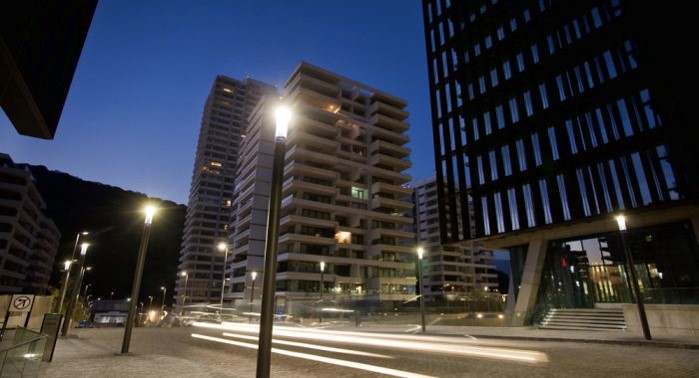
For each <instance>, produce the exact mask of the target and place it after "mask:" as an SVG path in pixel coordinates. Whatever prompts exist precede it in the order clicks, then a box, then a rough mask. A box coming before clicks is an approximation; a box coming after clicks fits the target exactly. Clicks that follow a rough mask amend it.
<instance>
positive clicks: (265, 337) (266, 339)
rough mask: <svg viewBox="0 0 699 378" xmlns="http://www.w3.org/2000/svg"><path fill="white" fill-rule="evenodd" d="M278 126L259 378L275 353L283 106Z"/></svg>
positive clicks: (264, 375)
mask: <svg viewBox="0 0 699 378" xmlns="http://www.w3.org/2000/svg"><path fill="white" fill-rule="evenodd" d="M275 116H276V121H277V127H276V130H275V133H274V137H275V141H274V160H273V162H272V183H271V189H270V195H269V213H268V214H267V239H266V244H265V265H264V271H263V273H264V277H263V278H262V300H261V306H260V307H261V308H260V333H259V339H258V348H257V378H269V372H270V366H269V365H270V357H271V354H272V327H273V325H274V323H273V321H274V291H275V289H276V280H277V249H278V248H279V246H278V242H279V212H280V210H281V200H282V180H283V179H284V177H283V176H284V155H285V154H286V134H287V131H288V129H289V121H290V120H291V111H290V110H289V108H287V107H285V106H280V107H279V108H277V110H276V112H275Z"/></svg>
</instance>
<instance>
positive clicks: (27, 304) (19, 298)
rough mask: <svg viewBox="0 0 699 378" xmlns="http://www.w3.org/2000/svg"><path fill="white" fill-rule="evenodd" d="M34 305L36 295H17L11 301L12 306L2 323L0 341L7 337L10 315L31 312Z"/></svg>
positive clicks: (8, 308)
mask: <svg viewBox="0 0 699 378" xmlns="http://www.w3.org/2000/svg"><path fill="white" fill-rule="evenodd" d="M32 304H34V295H27V294H15V295H13V296H12V299H10V305H9V306H8V307H7V312H6V313H5V321H4V322H3V323H2V331H0V341H2V340H3V338H4V337H5V330H6V329H7V322H8V321H9V320H10V313H13V312H30V311H31V309H32Z"/></svg>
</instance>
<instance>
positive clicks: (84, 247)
mask: <svg viewBox="0 0 699 378" xmlns="http://www.w3.org/2000/svg"><path fill="white" fill-rule="evenodd" d="M89 246H90V244H89V243H82V244H80V255H81V256H85V254H86V253H87V247H89Z"/></svg>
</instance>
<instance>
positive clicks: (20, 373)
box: [0, 327, 48, 377]
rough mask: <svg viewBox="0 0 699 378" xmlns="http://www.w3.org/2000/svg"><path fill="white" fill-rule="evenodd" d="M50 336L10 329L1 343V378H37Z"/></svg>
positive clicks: (22, 329)
mask: <svg viewBox="0 0 699 378" xmlns="http://www.w3.org/2000/svg"><path fill="white" fill-rule="evenodd" d="M47 338H48V335H45V334H42V333H38V332H34V331H31V330H28V329H26V328H21V327H18V328H15V329H9V330H7V331H6V333H5V338H4V339H3V341H2V342H0V377H37V376H38V375H39V368H40V366H41V361H42V358H43V356H44V346H45V344H46V339H47Z"/></svg>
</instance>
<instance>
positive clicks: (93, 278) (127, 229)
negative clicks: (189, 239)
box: [28, 165, 186, 306]
mask: <svg viewBox="0 0 699 378" xmlns="http://www.w3.org/2000/svg"><path fill="white" fill-rule="evenodd" d="M28 167H29V169H30V170H31V172H32V174H33V176H34V178H35V179H36V184H37V187H38V188H39V191H40V193H41V195H42V197H43V198H44V201H46V211H45V212H46V215H47V216H48V217H50V218H51V219H53V221H54V222H56V225H57V226H58V229H59V230H60V232H61V234H62V237H61V244H60V247H59V251H58V253H57V255H56V263H55V266H54V271H53V274H52V277H51V281H50V285H52V286H56V287H57V286H58V282H59V279H60V275H61V272H60V271H61V269H62V266H63V262H64V261H65V260H67V259H69V258H70V256H71V254H72V252H73V248H74V245H75V238H76V235H77V234H78V233H79V232H81V231H88V232H90V234H89V235H88V236H86V237H81V241H82V240H83V238H85V239H86V240H87V241H89V242H90V244H91V245H90V248H89V250H88V254H87V257H86V265H87V266H91V267H92V270H91V271H90V272H88V273H86V275H85V278H84V280H83V286H84V285H86V284H91V286H90V288H89V292H88V294H92V295H93V298H98V297H101V298H104V299H109V298H110V297H113V298H114V299H120V298H126V297H129V296H130V295H131V285H132V283H133V277H134V273H135V267H136V258H137V255H138V248H139V245H140V242H141V237H142V232H143V221H144V216H143V212H142V209H143V206H144V204H145V203H146V202H148V203H151V204H153V205H155V206H156V207H157V208H158V213H157V214H156V215H155V217H154V220H153V224H152V226H151V235H150V241H149V243H148V254H147V256H146V263H145V268H144V271H143V283H142V285H141V291H140V299H139V300H140V301H141V302H144V303H145V304H146V306H147V305H148V302H147V301H148V296H149V295H152V296H153V297H154V298H155V299H154V303H158V304H159V303H160V301H162V291H161V290H160V287H161V286H165V287H166V288H167V296H168V297H167V298H166V299H165V301H166V303H172V299H171V298H172V294H174V290H173V289H174V284H175V279H176V274H177V264H178V257H179V250H180V243H181V241H182V228H183V225H184V217H185V212H186V206H184V205H180V204H176V203H174V202H171V201H165V200H160V199H156V198H148V197H147V196H146V195H145V194H142V193H136V192H132V191H126V190H123V189H121V188H118V187H114V186H109V185H104V184H101V183H96V182H89V181H85V180H82V179H79V178H77V177H74V176H71V175H69V174H67V173H63V172H58V171H50V170H49V169H47V168H46V167H44V166H32V165H28ZM112 292H113V293H114V294H113V295H112V294H111V293H112Z"/></svg>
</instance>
